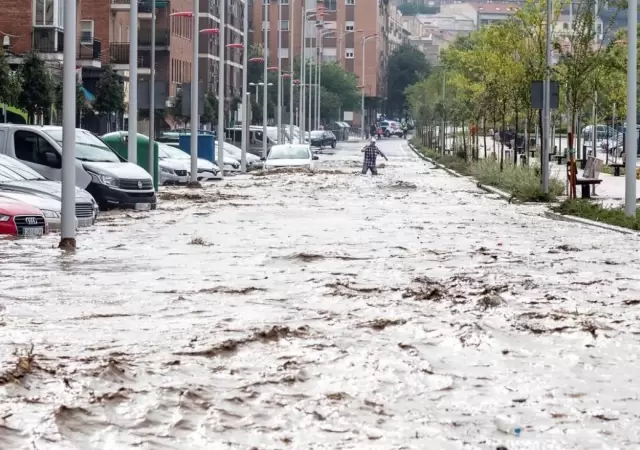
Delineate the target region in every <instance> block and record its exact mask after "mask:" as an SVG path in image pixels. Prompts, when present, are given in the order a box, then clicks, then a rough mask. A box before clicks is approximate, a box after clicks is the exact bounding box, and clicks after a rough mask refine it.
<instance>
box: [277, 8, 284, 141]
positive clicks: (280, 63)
mask: <svg viewBox="0 0 640 450" xmlns="http://www.w3.org/2000/svg"><path fill="white" fill-rule="evenodd" d="M280 49H282V0H281V1H279V2H278V112H277V114H278V117H277V125H278V134H277V136H278V144H283V143H284V140H283V139H282V54H281V53H280Z"/></svg>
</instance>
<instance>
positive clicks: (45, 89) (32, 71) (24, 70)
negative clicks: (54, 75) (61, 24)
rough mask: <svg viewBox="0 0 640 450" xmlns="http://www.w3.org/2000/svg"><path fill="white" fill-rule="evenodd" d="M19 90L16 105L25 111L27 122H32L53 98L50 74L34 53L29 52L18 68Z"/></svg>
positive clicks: (47, 106)
mask: <svg viewBox="0 0 640 450" xmlns="http://www.w3.org/2000/svg"><path fill="white" fill-rule="evenodd" d="M19 73H20V79H21V82H22V83H21V87H20V88H21V91H20V93H19V95H18V106H20V107H21V108H22V109H24V110H25V111H27V116H28V121H29V123H33V121H34V118H35V116H36V115H37V114H42V113H44V111H45V110H47V109H48V108H49V107H50V106H51V103H52V100H53V90H54V88H53V83H52V80H51V74H50V73H49V70H48V69H47V67H46V66H45V63H44V61H42V60H41V59H40V58H38V56H37V55H36V54H35V53H29V54H28V55H27V56H25V58H24V61H23V63H22V65H21V66H20V69H19Z"/></svg>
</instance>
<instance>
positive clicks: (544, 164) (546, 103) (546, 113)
mask: <svg viewBox="0 0 640 450" xmlns="http://www.w3.org/2000/svg"><path fill="white" fill-rule="evenodd" d="M552 17H553V0H547V36H546V43H545V45H546V69H545V74H544V86H543V94H542V126H543V131H542V151H541V152H540V176H541V177H542V183H541V184H542V192H543V193H544V194H548V193H549V145H550V144H551V132H550V131H551V18H552ZM516 138H517V136H516Z"/></svg>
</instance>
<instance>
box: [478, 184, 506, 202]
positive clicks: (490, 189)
mask: <svg viewBox="0 0 640 450" xmlns="http://www.w3.org/2000/svg"><path fill="white" fill-rule="evenodd" d="M478 188H480V189H482V190H483V191H485V192H489V193H491V194H496V195H497V196H499V197H502V198H503V199H504V200H506V201H507V202H509V203H512V198H513V196H511V195H509V194H507V193H506V192H504V191H501V190H500V189H498V188H495V187H493V186H487V185H485V184H481V183H478Z"/></svg>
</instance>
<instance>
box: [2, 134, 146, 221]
mask: <svg viewBox="0 0 640 450" xmlns="http://www.w3.org/2000/svg"><path fill="white" fill-rule="evenodd" d="M75 141H76V186H78V187H81V188H83V189H86V190H87V191H89V193H90V194H91V195H93V198H95V199H96V201H97V202H98V205H100V209H108V208H110V207H122V208H134V209H140V210H148V209H155V207H156V193H155V190H154V188H153V179H152V178H151V176H150V175H149V174H148V173H147V171H146V170H144V169H143V168H142V167H140V166H137V165H135V164H132V163H130V162H128V161H126V160H124V159H123V158H120V157H119V156H118V155H117V154H116V153H115V152H114V151H113V150H112V149H111V148H110V147H109V146H108V145H107V144H105V143H104V142H103V141H102V140H101V139H100V138H98V137H97V136H95V135H93V134H92V133H91V132H89V131H87V130H82V129H79V128H78V129H76V139H75ZM62 151H63V150H62V127H54V126H34V125H15V124H0V153H2V154H5V155H7V156H10V157H12V158H15V159H17V160H19V161H22V162H23V163H25V164H26V165H28V166H29V167H31V168H32V169H34V170H35V171H36V172H38V173H39V174H41V175H42V176H43V177H45V178H47V179H49V180H56V181H61V180H62Z"/></svg>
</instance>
